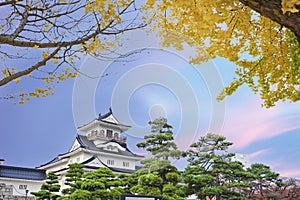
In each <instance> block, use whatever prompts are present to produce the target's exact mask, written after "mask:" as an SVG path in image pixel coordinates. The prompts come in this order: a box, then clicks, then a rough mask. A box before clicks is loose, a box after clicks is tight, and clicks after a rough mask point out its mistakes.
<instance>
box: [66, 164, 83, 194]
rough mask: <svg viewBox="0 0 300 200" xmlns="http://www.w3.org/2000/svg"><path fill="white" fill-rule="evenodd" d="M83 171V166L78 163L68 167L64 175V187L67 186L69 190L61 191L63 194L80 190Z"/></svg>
mask: <svg viewBox="0 0 300 200" xmlns="http://www.w3.org/2000/svg"><path fill="white" fill-rule="evenodd" d="M83 173H84V171H83V165H82V164H79V163H73V164H70V165H69V169H68V171H67V174H66V177H67V178H66V183H65V184H66V185H68V186H69V188H65V189H63V190H62V193H63V194H71V193H72V192H74V191H75V190H77V189H80V184H79V183H80V182H79V181H80V180H81V178H82V175H83Z"/></svg>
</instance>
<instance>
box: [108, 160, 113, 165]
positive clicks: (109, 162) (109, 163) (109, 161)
mask: <svg viewBox="0 0 300 200" xmlns="http://www.w3.org/2000/svg"><path fill="white" fill-rule="evenodd" d="M107 164H108V165H114V164H115V161H114V160H107Z"/></svg>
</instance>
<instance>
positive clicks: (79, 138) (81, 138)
mask: <svg viewBox="0 0 300 200" xmlns="http://www.w3.org/2000/svg"><path fill="white" fill-rule="evenodd" d="M76 139H77V141H78V142H79V144H80V146H81V147H82V148H85V149H88V150H92V151H100V152H105V153H112V154H118V155H123V156H134V157H143V156H140V155H137V154H134V153H132V152H131V151H130V150H129V149H128V148H127V145H126V143H120V142H118V141H116V140H114V139H112V140H110V141H107V142H105V143H103V144H107V143H110V142H114V143H117V144H119V145H120V146H121V147H123V148H125V151H119V152H115V151H108V150H105V149H103V148H98V147H96V145H95V144H94V143H93V142H92V141H90V140H88V139H87V137H86V136H83V135H77V137H76Z"/></svg>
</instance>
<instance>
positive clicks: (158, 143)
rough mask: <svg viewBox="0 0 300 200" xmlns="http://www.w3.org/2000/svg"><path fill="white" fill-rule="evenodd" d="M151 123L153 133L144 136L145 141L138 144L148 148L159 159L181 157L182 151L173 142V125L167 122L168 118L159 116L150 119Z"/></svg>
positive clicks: (140, 146)
mask: <svg viewBox="0 0 300 200" xmlns="http://www.w3.org/2000/svg"><path fill="white" fill-rule="evenodd" d="M149 125H150V126H151V134H149V135H146V136H145V137H144V139H145V142H140V143H138V144H137V145H136V146H137V147H139V148H144V149H146V150H147V151H149V152H150V153H151V154H152V155H153V156H154V157H155V158H157V159H164V160H168V159H169V158H175V159H179V158H180V154H181V152H180V151H179V150H178V149H177V145H176V144H175V142H173V140H174V137H173V132H172V126H171V125H169V124H168V123H167V119H166V118H158V119H155V120H153V121H150V122H149Z"/></svg>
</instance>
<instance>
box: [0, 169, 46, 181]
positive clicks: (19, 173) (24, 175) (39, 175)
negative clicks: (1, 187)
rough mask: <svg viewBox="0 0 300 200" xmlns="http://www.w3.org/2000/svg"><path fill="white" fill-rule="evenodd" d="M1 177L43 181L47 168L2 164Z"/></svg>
mask: <svg viewBox="0 0 300 200" xmlns="http://www.w3.org/2000/svg"><path fill="white" fill-rule="evenodd" d="M0 177H4V178H16V179H26V180H38V181H42V180H45V179H46V170H42V169H33V168H24V167H15V166H7V165H0Z"/></svg>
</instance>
